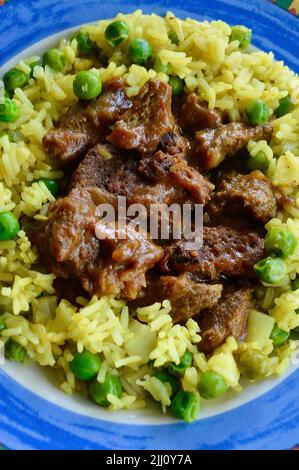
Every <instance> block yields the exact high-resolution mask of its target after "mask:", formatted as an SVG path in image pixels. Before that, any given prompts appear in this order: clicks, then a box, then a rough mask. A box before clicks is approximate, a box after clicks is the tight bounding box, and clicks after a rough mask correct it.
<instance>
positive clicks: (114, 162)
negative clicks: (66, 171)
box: [71, 144, 190, 209]
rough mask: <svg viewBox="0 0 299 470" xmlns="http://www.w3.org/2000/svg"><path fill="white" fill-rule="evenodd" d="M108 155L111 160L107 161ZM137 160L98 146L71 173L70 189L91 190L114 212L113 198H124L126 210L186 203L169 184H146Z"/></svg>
mask: <svg viewBox="0 0 299 470" xmlns="http://www.w3.org/2000/svg"><path fill="white" fill-rule="evenodd" d="M109 153H111V154H112V155H113V158H110V159H108V160H107V155H109ZM139 164H140V162H139V160H135V159H133V158H128V156H127V155H124V154H122V153H121V152H120V151H117V150H113V148H112V147H109V146H107V145H102V144H99V145H97V146H96V147H94V148H93V149H91V150H90V151H89V152H88V154H87V155H86V157H85V158H84V159H83V160H82V161H81V163H80V164H79V166H78V168H77V170H76V171H75V173H74V175H73V179H72V183H71V187H72V188H74V187H89V188H93V193H94V194H95V195H97V199H98V200H99V201H101V200H103V199H104V200H105V201H106V202H108V203H110V204H112V205H113V206H114V207H115V208H117V197H118V196H125V197H126V203H127V206H129V205H131V204H135V203H136V204H143V205H144V206H145V207H146V208H147V209H149V208H150V206H151V204H162V203H164V204H167V205H171V204H172V203H174V202H179V203H183V202H186V201H189V200H190V197H189V196H188V194H187V193H185V191H183V190H182V189H180V188H175V187H174V186H173V185H172V183H171V181H166V180H163V181H158V182H153V183H152V184H149V182H148V181H146V179H145V178H144V177H143V175H142V174H141V172H139V170H138V167H139Z"/></svg>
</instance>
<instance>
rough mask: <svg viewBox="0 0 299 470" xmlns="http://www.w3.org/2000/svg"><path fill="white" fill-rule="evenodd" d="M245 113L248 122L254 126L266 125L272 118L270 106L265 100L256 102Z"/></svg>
mask: <svg viewBox="0 0 299 470" xmlns="http://www.w3.org/2000/svg"><path fill="white" fill-rule="evenodd" d="M245 113H246V117H247V119H248V122H249V123H250V124H252V125H254V126H256V125H263V124H265V122H267V121H268V119H269V116H270V110H269V106H268V105H267V103H265V102H264V101H263V100H256V101H253V102H252V103H250V104H249V106H247V108H246V110H245Z"/></svg>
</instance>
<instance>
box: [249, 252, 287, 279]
mask: <svg viewBox="0 0 299 470" xmlns="http://www.w3.org/2000/svg"><path fill="white" fill-rule="evenodd" d="M254 270H255V272H256V274H257V275H258V276H259V278H260V279H261V280H262V281H264V282H265V283H266V284H273V285H278V284H280V282H281V281H282V280H283V278H284V277H285V275H286V266H285V263H284V262H283V260H281V259H280V258H272V257H271V256H269V257H268V258H264V259H262V260H261V261H259V262H258V263H256V264H255V265H254Z"/></svg>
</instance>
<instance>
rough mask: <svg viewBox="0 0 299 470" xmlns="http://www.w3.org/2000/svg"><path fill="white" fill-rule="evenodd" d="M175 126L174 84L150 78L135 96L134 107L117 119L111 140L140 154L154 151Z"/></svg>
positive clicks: (117, 145)
mask: <svg viewBox="0 0 299 470" xmlns="http://www.w3.org/2000/svg"><path fill="white" fill-rule="evenodd" d="M173 128H174V118H173V114H172V111H171V87H170V86H169V85H168V84H167V83H165V82H162V81H158V80H149V81H147V82H146V83H145V85H144V86H143V87H142V88H141V90H140V92H139V94H138V95H137V96H135V97H134V98H133V99H132V107H131V108H130V109H129V110H128V111H126V112H125V113H124V114H122V116H121V117H120V119H119V120H118V121H117V122H116V124H115V126H114V128H113V130H112V132H111V134H110V135H109V136H108V137H107V139H108V141H109V142H111V143H112V145H114V146H115V147H118V148H122V149H135V150H137V151H138V152H139V153H141V154H143V155H144V154H149V153H151V152H153V151H154V150H155V149H156V148H157V147H158V145H159V143H160V140H161V138H162V137H163V135H164V134H166V133H167V132H170V131H172V130H173Z"/></svg>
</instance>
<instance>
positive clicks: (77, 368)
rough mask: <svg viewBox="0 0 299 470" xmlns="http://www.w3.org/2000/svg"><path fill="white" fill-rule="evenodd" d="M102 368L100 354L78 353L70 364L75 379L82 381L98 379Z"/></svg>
mask: <svg viewBox="0 0 299 470" xmlns="http://www.w3.org/2000/svg"><path fill="white" fill-rule="evenodd" d="M100 367H101V359H100V357H99V356H98V354H92V353H91V352H89V351H83V352H82V353H76V354H75V356H74V359H73V360H72V362H71V363H70V369H71V371H72V373H73V374H74V376H75V377H77V378H78V379H81V380H93V379H95V378H96V377H97V375H98V373H99V370H100Z"/></svg>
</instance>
